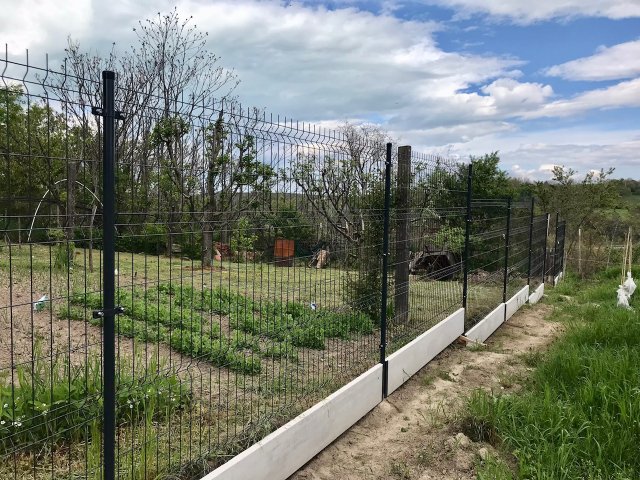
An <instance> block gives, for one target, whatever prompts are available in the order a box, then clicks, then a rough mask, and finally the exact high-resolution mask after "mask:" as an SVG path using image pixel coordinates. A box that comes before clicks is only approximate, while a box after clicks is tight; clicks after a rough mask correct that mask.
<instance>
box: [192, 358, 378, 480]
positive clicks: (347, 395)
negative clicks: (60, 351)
mask: <svg viewBox="0 0 640 480" xmlns="http://www.w3.org/2000/svg"><path fill="white" fill-rule="evenodd" d="M381 400H382V365H381V364H378V365H376V366H375V367H373V368H371V369H370V370H368V371H367V372H365V373H363V374H362V375H360V376H359V377H358V378H356V379H355V380H353V381H351V382H349V383H348V384H346V385H345V386H344V387H342V388H341V389H340V390H338V391H337V392H335V393H333V394H332V395H330V396H328V397H327V398H325V399H324V400H322V401H320V402H319V403H317V404H315V405H314V406H313V407H311V408H310V409H309V410H307V411H305V412H304V413H302V414H300V415H298V416H297V417H296V418H294V419H293V420H291V421H290V422H289V423H287V424H286V425H284V426H282V427H280V428H279V429H278V430H276V431H275V432H273V433H272V434H270V435H268V436H267V437H265V438H264V439H263V440H260V441H259V442H258V443H256V444H255V445H253V446H252V447H249V448H248V449H247V450H245V451H244V452H242V453H240V454H239V455H236V456H235V457H233V458H232V459H231V460H229V461H228V462H227V463H225V464H224V465H222V466H221V467H219V468H217V469H216V470H214V471H213V472H211V473H210V474H209V475H207V476H205V477H204V478H203V479H202V480H214V479H215V480H284V479H286V478H288V477H289V476H291V475H292V474H294V473H295V472H296V471H297V470H298V469H299V468H300V467H302V466H303V465H304V464H305V463H307V462H308V461H309V460H311V459H312V458H313V457H314V456H316V455H317V454H318V453H319V452H321V451H322V450H323V449H324V448H325V447H326V446H327V445H329V444H330V443H331V442H333V441H334V440H335V439H336V438H338V437H339V436H340V435H341V434H342V433H343V432H345V431H346V430H348V429H349V427H351V426H352V425H353V424H354V423H356V422H357V421H358V420H360V419H361V418H362V417H363V416H364V415H366V414H367V413H368V412H369V411H370V410H372V409H373V408H374V407H375V406H376V405H378V404H379V403H380V402H381Z"/></svg>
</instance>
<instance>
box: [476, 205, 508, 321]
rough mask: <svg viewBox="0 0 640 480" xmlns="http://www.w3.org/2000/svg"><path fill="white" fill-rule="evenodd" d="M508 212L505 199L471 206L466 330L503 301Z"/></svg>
mask: <svg viewBox="0 0 640 480" xmlns="http://www.w3.org/2000/svg"><path fill="white" fill-rule="evenodd" d="M510 210H511V207H510V201H509V200H505V199H486V200H484V199H473V200H472V202H471V221H470V227H471V228H470V237H469V253H468V262H467V268H468V271H469V273H468V296H467V306H466V312H465V317H466V318H465V330H468V329H470V328H471V327H473V326H474V325H476V324H477V323H478V322H479V321H480V320H482V319H483V318H484V317H485V316H486V315H487V314H489V313H490V312H491V311H492V310H493V309H495V308H496V307H497V306H498V305H499V304H500V303H502V302H503V301H504V288H505V271H506V270H505V267H506V265H507V261H506V260H507V249H508V244H507V239H508V238H509V235H508V234H507V230H508V229H509V218H510V215H509V212H510Z"/></svg>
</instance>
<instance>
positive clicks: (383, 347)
mask: <svg viewBox="0 0 640 480" xmlns="http://www.w3.org/2000/svg"><path fill="white" fill-rule="evenodd" d="M391 147H392V144H391V143H387V154H386V160H385V164H384V213H383V215H384V220H383V228H382V308H381V310H380V363H381V364H382V398H387V395H388V391H389V368H388V366H389V364H388V363H387V297H388V293H389V292H388V280H389V211H390V210H391Z"/></svg>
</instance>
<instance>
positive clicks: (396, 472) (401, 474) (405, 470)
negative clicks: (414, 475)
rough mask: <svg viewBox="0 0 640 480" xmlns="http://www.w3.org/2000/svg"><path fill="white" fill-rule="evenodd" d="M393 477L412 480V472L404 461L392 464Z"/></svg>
mask: <svg viewBox="0 0 640 480" xmlns="http://www.w3.org/2000/svg"><path fill="white" fill-rule="evenodd" d="M391 475H393V476H394V477H396V478H399V479H401V480H411V470H410V469H409V467H408V465H407V464H406V463H405V462H402V461H394V462H391Z"/></svg>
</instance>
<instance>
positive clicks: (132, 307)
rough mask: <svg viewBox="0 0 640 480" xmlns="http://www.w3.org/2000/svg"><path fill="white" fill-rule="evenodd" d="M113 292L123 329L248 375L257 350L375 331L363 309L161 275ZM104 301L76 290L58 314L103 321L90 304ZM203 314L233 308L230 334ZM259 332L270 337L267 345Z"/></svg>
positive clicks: (277, 350) (274, 351) (287, 352)
mask: <svg viewBox="0 0 640 480" xmlns="http://www.w3.org/2000/svg"><path fill="white" fill-rule="evenodd" d="M116 297H117V299H116V301H117V303H118V305H121V306H122V307H124V309H125V313H124V314H122V315H118V316H117V317H116V332H117V333H118V334H119V335H122V336H125V337H129V338H135V339H138V340H140V341H143V342H163V343H166V344H168V345H170V346H171V347H172V348H173V349H174V350H176V351H178V352H180V353H183V354H185V355H189V356H192V357H196V358H201V359H206V360H208V361H210V362H211V363H213V364H214V365H217V366H220V367H228V368H229V369H231V370H233V371H236V372H239V373H244V374H249V375H255V374H258V373H260V371H261V368H262V367H261V362H260V358H259V355H260V354H262V355H263V356H264V357H266V358H272V359H276V358H289V359H294V354H295V353H296V352H297V350H296V347H298V348H311V349H317V350H322V349H324V348H325V339H326V338H341V339H345V340H346V339H349V338H350V337H351V335H352V334H359V335H369V334H372V333H373V331H374V329H373V324H372V322H371V320H370V319H369V317H368V316H367V315H365V314H363V313H361V312H349V311H347V312H344V311H332V310H328V309H318V310H311V308H309V307H307V306H306V305H303V304H301V303H298V302H279V301H270V302H268V301H265V302H256V301H254V300H252V299H250V298H248V297H246V296H244V295H240V294H238V293H236V292H229V291H228V290H226V289H223V288H215V289H209V290H205V291H201V290H196V289H194V288H193V287H189V286H179V285H174V284H164V283H161V284H159V285H157V286H154V287H151V288H148V289H142V288H140V287H127V288H123V289H119V290H118V291H117V295H116ZM101 304H102V298H101V296H100V295H99V294H98V293H76V294H73V295H72V296H71V297H70V299H69V303H68V305H65V306H63V307H62V308H61V309H59V311H58V316H59V317H61V318H69V319H72V320H85V319H88V320H89V321H90V322H91V323H93V324H95V325H100V324H101V319H93V318H92V317H91V312H90V311H89V310H93V309H99V308H100V306H101ZM206 314H220V315H222V314H226V315H228V316H229V324H230V326H231V327H232V328H233V332H231V335H230V337H227V336H225V335H223V334H222V332H221V328H220V325H219V324H217V323H213V322H212V321H207V319H206V318H205V316H206ZM260 339H265V340H269V341H270V344H269V345H268V347H267V348H266V349H265V351H264V352H263V351H262V349H261V347H260ZM274 342H277V343H278V345H276V344H275V343H274ZM247 352H248V353H247ZM254 353H255V354H258V356H254V355H253V354H254Z"/></svg>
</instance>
